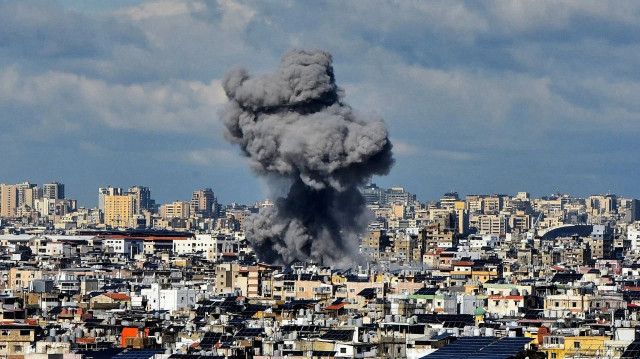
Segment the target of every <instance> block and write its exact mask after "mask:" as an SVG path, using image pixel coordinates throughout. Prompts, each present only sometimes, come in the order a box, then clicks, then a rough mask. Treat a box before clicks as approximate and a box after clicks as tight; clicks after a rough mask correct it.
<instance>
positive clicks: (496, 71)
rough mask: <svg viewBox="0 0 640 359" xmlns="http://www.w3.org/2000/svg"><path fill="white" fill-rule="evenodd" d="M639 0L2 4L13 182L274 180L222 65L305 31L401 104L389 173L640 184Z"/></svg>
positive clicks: (2, 112)
mask: <svg viewBox="0 0 640 359" xmlns="http://www.w3.org/2000/svg"><path fill="white" fill-rule="evenodd" d="M639 7H640V5H638V4H635V3H631V2H628V3H624V4H623V5H622V6H609V5H608V4H607V3H604V2H598V1H595V2H570V1H569V2H554V3H547V2H522V3H521V2H486V3H485V2H483V3H476V2H465V1H447V2H398V3H387V2H383V3H379V4H376V6H371V3H370V2H366V1H351V2H344V3H343V2H311V3H307V2H292V3H288V2H271V1H266V2H260V1H258V2H254V1H252V2H236V1H218V2H190V1H184V2H183V1H157V2H143V1H109V2H104V1H64V0H61V1H57V2H53V1H49V2H18V1H6V2H2V3H1V4H0V54H1V56H0V151H2V153H3V156H2V158H3V159H4V161H3V163H2V173H1V174H2V179H1V181H2V182H4V183H19V182H23V181H27V180H29V181H32V182H35V183H47V182H51V181H59V182H63V183H65V184H66V185H67V188H68V193H67V195H68V196H69V197H72V198H77V199H78V201H79V203H80V204H83V205H87V206H95V205H96V204H97V203H96V195H95V189H96V188H97V187H100V186H108V185H111V186H120V187H129V186H134V185H144V186H148V187H150V188H151V189H152V190H153V193H154V197H155V198H156V200H157V201H158V202H159V203H164V202H169V201H173V200H177V199H184V198H188V197H189V196H190V193H191V192H192V191H193V190H194V189H196V188H205V187H211V188H214V189H215V191H216V194H217V195H218V196H219V198H220V200H221V201H222V202H225V203H230V202H242V203H251V202H254V201H256V200H262V199H264V198H266V197H269V196H270V194H269V193H268V190H267V189H266V186H265V185H264V184H263V183H261V182H260V180H259V179H258V178H257V177H256V176H255V175H254V173H252V171H251V170H250V169H249V168H248V166H247V160H246V159H245V158H244V157H243V156H242V155H241V154H240V151H239V149H237V148H234V147H233V146H232V145H231V144H229V143H228V142H227V141H225V140H224V139H223V135H222V134H223V125H222V122H221V119H220V113H219V111H220V109H221V107H222V106H223V104H224V103H226V101H227V98H226V96H225V93H224V91H223V89H222V86H221V81H222V78H223V76H224V74H225V73H226V71H228V70H229V69H231V68H234V67H237V66H244V67H246V68H248V69H250V72H251V74H255V75H260V74H262V73H266V72H269V71H271V70H272V69H274V68H276V67H277V66H278V63H279V61H280V57H281V55H282V54H283V53H285V52H286V51H287V50H289V49H291V48H320V49H324V50H326V51H328V52H329V53H331V54H332V55H333V67H334V71H335V74H336V77H337V78H338V85H339V86H340V87H341V88H342V90H343V93H344V98H345V101H346V102H347V103H348V104H349V105H351V106H352V107H353V108H354V109H355V110H356V111H359V112H363V113H365V114H366V115H367V116H372V117H380V118H383V119H384V120H385V121H386V123H387V125H388V129H389V134H390V140H391V142H392V143H393V144H394V156H395V160H396V164H395V166H394V167H393V169H392V171H391V172H390V174H389V175H388V176H385V177H380V178H374V181H375V182H377V183H379V184H380V185H382V186H386V187H390V186H392V185H400V186H403V187H405V188H406V189H407V190H409V191H411V192H412V193H416V194H417V196H418V198H420V199H422V200H430V199H437V198H439V197H440V196H441V195H442V193H444V192H447V191H450V190H457V191H458V192H460V193H509V194H515V193H517V192H518V191H523V190H525V191H529V192H531V193H532V195H534V196H542V195H548V194H550V193H554V192H556V190H560V191H561V192H563V193H570V194H572V195H575V196H589V195H591V194H605V193H607V192H609V191H611V192H612V193H616V194H618V195H621V196H630V197H638V185H637V177H638V174H639V173H638V172H639V169H640V166H639V163H638V161H639V160H638V156H637V153H638V150H640V144H639V141H637V138H638V136H639V134H640V133H639V132H640V122H639V121H638V120H637V117H638V107H637V104H636V103H637V102H638V101H637V97H638V96H639V95H638V94H639V93H640V91H638V78H639V72H638V68H637V58H638V56H639V55H640V53H639V51H640V50H639V49H640V48H639V47H638V35H637V34H638V27H639V21H638V19H639V18H640V17H639V16H638V12H639Z"/></svg>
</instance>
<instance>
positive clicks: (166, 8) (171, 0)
mask: <svg viewBox="0 0 640 359" xmlns="http://www.w3.org/2000/svg"><path fill="white" fill-rule="evenodd" d="M204 7H205V4H203V3H202V2H197V1H179V0H161V1H152V2H146V3H143V4H140V5H138V6H131V7H128V8H124V9H119V10H117V11H116V12H115V13H116V14H119V15H126V16H129V17H131V18H132V19H133V20H144V19H149V18H157V17H168V16H177V15H185V14H190V13H192V12H197V11H201V10H202V9H204Z"/></svg>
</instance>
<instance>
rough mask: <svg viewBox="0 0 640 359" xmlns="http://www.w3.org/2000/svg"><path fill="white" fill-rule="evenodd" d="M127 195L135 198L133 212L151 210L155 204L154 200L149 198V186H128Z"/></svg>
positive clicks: (138, 212)
mask: <svg viewBox="0 0 640 359" xmlns="http://www.w3.org/2000/svg"><path fill="white" fill-rule="evenodd" d="M127 193H128V195H130V196H134V197H135V198H136V208H135V210H134V211H135V213H136V214H140V213H142V211H143V210H147V211H149V212H153V211H154V209H155V206H156V201H154V200H152V199H151V191H150V190H149V187H142V186H134V187H131V188H129V192H127Z"/></svg>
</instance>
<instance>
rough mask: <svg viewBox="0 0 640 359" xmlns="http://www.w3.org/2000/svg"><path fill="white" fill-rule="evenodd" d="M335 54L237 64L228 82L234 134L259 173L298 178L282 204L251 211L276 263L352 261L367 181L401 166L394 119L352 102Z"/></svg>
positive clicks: (252, 223)
mask: <svg viewBox="0 0 640 359" xmlns="http://www.w3.org/2000/svg"><path fill="white" fill-rule="evenodd" d="M331 62H332V58H331V55H330V54H329V53H327V52H325V51H320V50H291V51H289V52H287V53H286V54H284V55H283V57H282V60H281V62H280V66H279V68H278V69H277V70H276V71H275V72H274V73H270V74H265V75H261V76H258V77H250V76H249V75H248V73H247V71H246V70H244V69H237V70H233V71H231V72H229V73H228V74H227V75H226V77H225V79H224V82H223V87H224V90H225V91H226V93H227V96H228V98H229V104H228V105H227V107H226V108H225V110H224V111H223V117H224V121H225V125H226V127H227V133H226V137H227V139H228V140H229V141H231V142H233V143H237V144H239V145H240V147H241V148H242V150H243V151H244V153H245V154H246V155H247V156H248V157H249V159H250V164H251V167H252V168H253V170H255V171H256V172H257V173H258V174H260V175H264V176H267V177H274V176H275V177H276V178H279V179H287V180H289V184H290V188H289V190H288V193H286V195H284V196H283V197H281V198H278V199H276V201H275V206H274V207H268V208H263V209H262V210H260V212H259V213H258V214H255V215H253V216H250V217H248V218H247V219H245V229H246V235H247V239H248V240H249V241H250V243H252V245H253V248H254V250H255V251H256V253H257V255H258V256H259V258H260V259H261V260H264V261H267V262H270V263H275V264H290V263H291V262H293V261H305V260H310V259H311V260H315V261H323V262H324V263H325V264H334V265H350V264H352V263H353V259H354V258H355V256H356V253H357V247H358V243H357V234H359V233H361V232H362V231H363V230H364V229H365V227H366V225H367V221H368V220H369V217H368V215H367V211H366V207H365V205H364V199H363V197H362V195H361V194H360V191H359V189H358V188H359V186H362V185H363V183H364V182H365V181H366V180H367V179H368V178H370V177H371V176H372V175H382V174H387V173H388V172H389V169H390V168H391V166H392V165H393V159H392V155H391V147H392V146H391V142H389V138H388V133H387V127H386V125H385V124H384V122H383V121H382V120H381V119H370V118H366V117H364V116H363V115H361V114H358V113H356V112H354V111H353V110H352V109H351V107H349V106H347V105H346V104H344V103H342V101H341V95H342V91H341V89H340V88H338V86H337V85H336V83H335V79H334V75H333V68H332V66H331Z"/></svg>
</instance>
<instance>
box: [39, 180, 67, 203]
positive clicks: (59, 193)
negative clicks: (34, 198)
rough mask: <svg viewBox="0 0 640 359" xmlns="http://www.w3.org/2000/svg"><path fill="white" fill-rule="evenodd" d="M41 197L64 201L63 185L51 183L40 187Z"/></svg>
mask: <svg viewBox="0 0 640 359" xmlns="http://www.w3.org/2000/svg"><path fill="white" fill-rule="evenodd" d="M42 197H43V198H51V199H64V184H62V183H58V182H53V183H45V184H44V185H43V186H42Z"/></svg>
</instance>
